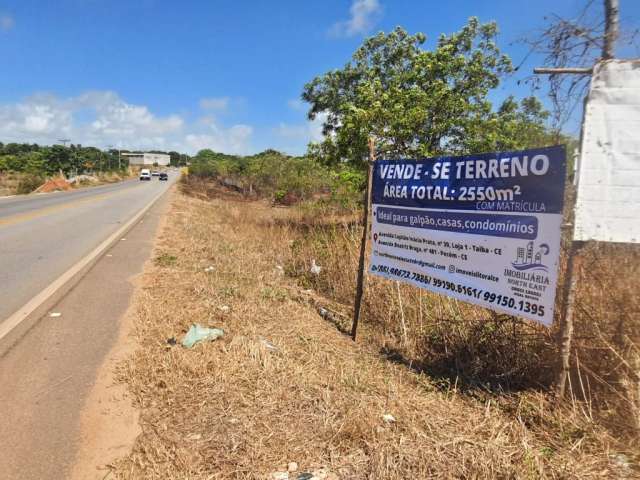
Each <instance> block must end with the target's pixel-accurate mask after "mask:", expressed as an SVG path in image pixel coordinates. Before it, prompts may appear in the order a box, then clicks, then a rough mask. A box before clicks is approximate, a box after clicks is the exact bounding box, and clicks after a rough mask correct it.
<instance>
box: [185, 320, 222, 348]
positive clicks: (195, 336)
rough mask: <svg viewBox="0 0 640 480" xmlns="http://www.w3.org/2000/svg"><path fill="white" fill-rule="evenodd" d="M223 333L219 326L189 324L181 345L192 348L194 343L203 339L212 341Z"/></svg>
mask: <svg viewBox="0 0 640 480" xmlns="http://www.w3.org/2000/svg"><path fill="white" fill-rule="evenodd" d="M223 335H224V330H222V329H221V328H207V327H203V326H202V325H198V324H197V323H196V324H195V325H191V328H189V331H188V332H187V334H186V335H185V336H184V338H183V339H182V346H183V347H186V348H192V347H193V346H194V345H195V344H197V343H200V342H204V341H207V340H208V341H213V340H215V339H216V338H219V337H221V336H223Z"/></svg>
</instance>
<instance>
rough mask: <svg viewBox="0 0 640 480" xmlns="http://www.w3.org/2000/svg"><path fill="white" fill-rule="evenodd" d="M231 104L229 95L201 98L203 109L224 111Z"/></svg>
mask: <svg viewBox="0 0 640 480" xmlns="http://www.w3.org/2000/svg"><path fill="white" fill-rule="evenodd" d="M228 106H229V97H211V98H202V99H201V100H200V108H201V109H203V110H219V111H224V110H226V109H227V107H228Z"/></svg>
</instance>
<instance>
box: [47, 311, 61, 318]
mask: <svg viewBox="0 0 640 480" xmlns="http://www.w3.org/2000/svg"><path fill="white" fill-rule="evenodd" d="M49 316H50V317H51V318H58V317H61V316H62V314H61V313H60V312H51V313H50V314H49Z"/></svg>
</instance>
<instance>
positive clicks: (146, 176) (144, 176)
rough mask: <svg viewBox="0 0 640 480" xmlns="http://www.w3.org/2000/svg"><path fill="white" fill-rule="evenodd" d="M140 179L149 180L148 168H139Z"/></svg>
mask: <svg viewBox="0 0 640 480" xmlns="http://www.w3.org/2000/svg"><path fill="white" fill-rule="evenodd" d="M140 180H151V172H150V171H149V169H148V168H143V169H142V170H140Z"/></svg>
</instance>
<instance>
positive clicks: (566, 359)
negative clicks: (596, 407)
mask: <svg viewBox="0 0 640 480" xmlns="http://www.w3.org/2000/svg"><path fill="white" fill-rule="evenodd" d="M604 16H605V27H604V42H603V45H602V55H601V58H602V60H611V59H613V58H615V45H616V40H617V39H618V25H619V17H620V2H619V0H604ZM592 72H593V67H592V68H572V67H564V68H534V69H533V73H536V74H548V75H557V74H573V75H591V74H592ZM585 110H586V102H585ZM583 128H584V120H583ZM581 137H582V135H581ZM572 208H573V209H574V210H575V199H574V203H573V206H572ZM570 241H571V247H570V250H569V253H568V255H569V257H568V260H567V270H566V272H565V278H564V288H563V291H564V299H563V302H562V310H563V311H562V313H561V317H560V331H559V339H558V340H559V344H560V345H559V347H560V370H559V372H558V376H557V379H556V394H557V398H558V399H561V398H562V397H564V394H565V390H566V384H567V378H568V377H569V369H570V366H571V364H570V357H571V343H572V340H573V316H574V313H575V305H574V303H575V297H576V290H577V286H578V279H577V278H575V277H574V272H575V270H577V269H579V267H578V268H576V267H577V266H578V265H579V264H580V249H581V248H582V246H583V244H584V242H577V241H575V240H574V239H573V232H572V233H571V239H570Z"/></svg>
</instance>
